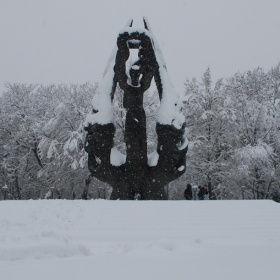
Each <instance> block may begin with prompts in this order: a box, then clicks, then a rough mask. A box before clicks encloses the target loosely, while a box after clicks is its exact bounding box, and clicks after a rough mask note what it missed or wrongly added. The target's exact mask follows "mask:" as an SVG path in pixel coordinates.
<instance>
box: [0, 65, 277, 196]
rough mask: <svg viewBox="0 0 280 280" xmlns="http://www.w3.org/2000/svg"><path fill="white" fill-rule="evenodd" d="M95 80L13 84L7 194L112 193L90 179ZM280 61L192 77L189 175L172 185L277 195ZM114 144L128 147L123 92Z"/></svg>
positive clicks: (1, 106) (152, 140)
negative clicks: (86, 126)
mask: <svg viewBox="0 0 280 280" xmlns="http://www.w3.org/2000/svg"><path fill="white" fill-rule="evenodd" d="M97 86H98V85H92V84H89V83H86V84H83V85H70V86H67V85H58V86H56V85H51V86H42V85H25V84H7V85H6V90H5V91H4V93H3V95H2V97H1V99H0V131H1V133H0V188H1V194H0V199H40V198H41V199H43V198H54V199H55V198H62V199H91V198H107V199H108V198H109V197H110V191H111V190H110V187H109V186H108V185H106V184H104V183H101V182H99V181H98V180H96V179H94V178H92V177H91V176H90V174H89V171H88V169H87V153H86V152H85V151H84V140H85V132H84V130H83V122H84V119H85V117H86V115H87V113H88V112H89V110H91V100H92V97H93V96H94V94H95V93H96V89H97ZM279 100H280V64H278V65H277V66H276V67H273V68H272V69H270V70H269V71H265V70H264V69H262V68H256V69H254V70H253V71H247V72H245V73H236V74H235V75H234V76H233V77H230V78H227V79H220V80H218V81H217V82H216V83H213V82H212V80H211V73H210V69H207V70H206V71H205V73H204V74H203V75H202V78H201V80H200V81H197V80H196V79H192V80H187V81H186V83H185V93H184V94H183V95H182V102H183V112H184V114H185V117H186V124H187V128H186V136H187V138H188V140H189V151H188V154H187V168H186V173H185V174H184V176H182V177H181V178H179V179H178V180H176V181H174V182H172V183H170V184H169V185H168V186H166V190H167V192H168V196H169V199H183V193H184V189H185V187H186V185H187V183H191V184H192V185H205V184H207V185H208V189H209V199H273V200H276V201H278V202H279V201H280V166H279V163H280V137H279V136H280V125H279V124H280V107H279V106H280V104H279ZM158 106H159V98H158V95H157V93H156V92H151V91H148V92H146V93H145V99H144V108H145V111H146V115H147V135H148V152H149V153H151V152H153V151H154V150H155V149H156V145H157V139H156V133H155V122H156V112H157V108H158ZM114 114H115V126H116V133H115V139H114V141H115V145H116V146H117V148H118V149H119V151H121V152H122V153H124V154H125V146H124V141H123V135H124V120H125V114H126V112H125V109H124V108H123V106H122V91H121V90H120V89H118V91H117V94H116V95H115V98H114Z"/></svg>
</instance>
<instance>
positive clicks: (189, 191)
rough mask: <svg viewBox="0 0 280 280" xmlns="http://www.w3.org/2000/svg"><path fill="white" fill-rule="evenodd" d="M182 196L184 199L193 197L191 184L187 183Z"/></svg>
mask: <svg viewBox="0 0 280 280" xmlns="http://www.w3.org/2000/svg"><path fill="white" fill-rule="evenodd" d="M184 197H185V199H186V200H192V199H193V194H192V186H191V184H187V188H186V189H185V191H184Z"/></svg>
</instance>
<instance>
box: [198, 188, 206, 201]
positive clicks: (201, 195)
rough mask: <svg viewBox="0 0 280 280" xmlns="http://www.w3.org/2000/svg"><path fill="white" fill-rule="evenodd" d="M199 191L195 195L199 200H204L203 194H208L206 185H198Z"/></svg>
mask: <svg viewBox="0 0 280 280" xmlns="http://www.w3.org/2000/svg"><path fill="white" fill-rule="evenodd" d="M198 188H199V192H198V194H197V197H198V199H199V200H204V196H205V195H207V194H208V187H207V185H205V186H203V187H201V186H199V187H198Z"/></svg>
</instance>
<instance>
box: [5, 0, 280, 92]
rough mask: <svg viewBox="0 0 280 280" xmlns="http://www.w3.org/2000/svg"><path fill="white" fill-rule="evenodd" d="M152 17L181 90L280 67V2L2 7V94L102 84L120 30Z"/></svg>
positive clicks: (49, 2)
mask: <svg viewBox="0 0 280 280" xmlns="http://www.w3.org/2000/svg"><path fill="white" fill-rule="evenodd" d="M143 16H147V17H148V19H149V21H150V24H151V26H152V28H153V31H154V33H155V35H156V37H157V39H158V41H159V43H160V45H161V47H162V51H163V54H164V56H165V60H166V62H167V67H168V71H169V75H170V77H171V79H172V81H173V84H174V86H175V88H176V89H177V90H178V91H181V92H182V91H183V90H184V82H185V80H186V78H192V77H195V78H197V79H199V78H200V77H201V76H202V74H203V72H204V71H205V69H206V68H207V67H210V69H211V71H212V76H213V80H216V79H217V78H220V77H229V76H232V75H233V74H234V73H235V72H237V71H246V70H251V69H253V68H255V67H257V66H261V67H263V68H265V69H269V68H270V67H272V66H275V65H276V64H277V63H278V62H279V61H280V0H235V1H227V0H168V1H165V0H137V1H136V0H77V1H76V0H68V1H67V0H0V93H1V92H2V91H3V90H4V84H5V83H6V82H10V83H18V82H20V83H27V84H29V83H42V84H44V85H48V84H53V83H55V84H58V83H67V84H70V83H84V82H87V81H89V82H95V81H96V82H99V81H100V80H101V78H102V74H103V71H104V68H105V66H106V62H107V60H108V58H109V55H110V53H111V50H112V48H113V46H114V44H115V42H116V38H117V35H118V32H119V30H121V29H122V28H123V26H124V25H125V23H126V22H127V20H128V19H129V18H133V19H134V26H135V27H142V26H143V25H142V17H143Z"/></svg>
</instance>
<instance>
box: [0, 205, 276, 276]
mask: <svg viewBox="0 0 280 280" xmlns="http://www.w3.org/2000/svg"><path fill="white" fill-rule="evenodd" d="M279 217H280V207H279V204H277V203H275V202H272V201H164V202H158V201H104V200H90V201H77V200H75V201H69V200H68V201H66V200H48V201H47V200H44V201H1V203H0V279H1V280H14V279H20V280H27V279H28V280H33V279H40V280H45V279H48V280H49V279H52V280H56V279H59V280H63V279H67V280H71V279H83V280H88V279H102V280H105V279H121V280H125V279H133V280H135V279H136V280H138V279H145V280H152V279H153V280H156V279H161V280H165V279H195V280H200V279H207V280H212V279H215V280H219V279H227V280H231V279H238V280H241V279H246V280H247V279H254V280H257V279H270V280H272V279H279V263H280V219H279Z"/></svg>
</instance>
